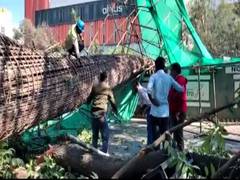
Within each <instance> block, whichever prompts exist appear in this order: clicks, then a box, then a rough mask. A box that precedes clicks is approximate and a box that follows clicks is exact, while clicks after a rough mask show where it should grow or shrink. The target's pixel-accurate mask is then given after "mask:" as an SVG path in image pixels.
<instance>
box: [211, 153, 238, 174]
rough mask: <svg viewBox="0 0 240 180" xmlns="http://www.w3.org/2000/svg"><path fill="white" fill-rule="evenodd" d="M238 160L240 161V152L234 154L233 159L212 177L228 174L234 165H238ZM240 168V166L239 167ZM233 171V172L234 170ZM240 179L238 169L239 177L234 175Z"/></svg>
mask: <svg viewBox="0 0 240 180" xmlns="http://www.w3.org/2000/svg"><path fill="white" fill-rule="evenodd" d="M236 161H240V152H239V153H238V154H236V155H235V156H233V157H232V158H231V159H229V160H228V161H227V162H226V163H225V164H224V165H223V166H221V167H220V168H219V169H218V170H217V172H216V173H215V174H214V175H212V177H211V178H212V179H221V178H223V177H224V175H226V174H227V173H230V172H231V168H232V166H234V165H236ZM239 168H240V167H239ZM232 173H233V172H232ZM234 178H237V179H239V178H240V173H239V171H238V177H234Z"/></svg>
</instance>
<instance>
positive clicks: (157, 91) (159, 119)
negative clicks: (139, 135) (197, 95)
mask: <svg viewBox="0 0 240 180" xmlns="http://www.w3.org/2000/svg"><path fill="white" fill-rule="evenodd" d="M164 69H165V59H164V58H162V57H158V58H157V59H156V61H155V73H154V74H153V75H151V77H150V79H149V82H148V86H147V90H148V96H149V99H150V101H151V103H152V105H151V110H150V118H151V120H152V127H153V131H152V132H153V138H154V140H156V139H157V138H158V137H159V136H160V135H161V134H163V133H164V132H165V131H166V130H168V125H169V105H168V94H169V91H170V89H171V88H172V87H173V88H174V89H176V90H177V91H179V92H183V88H182V87H181V86H180V85H179V84H178V83H177V82H176V81H175V80H174V79H173V78H172V77H171V76H170V75H169V74H167V73H165V72H164Z"/></svg>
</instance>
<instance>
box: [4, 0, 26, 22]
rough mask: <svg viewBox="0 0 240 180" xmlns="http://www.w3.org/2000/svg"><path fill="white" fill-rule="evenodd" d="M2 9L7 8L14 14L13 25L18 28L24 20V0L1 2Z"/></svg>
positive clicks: (5, 0)
mask: <svg viewBox="0 0 240 180" xmlns="http://www.w3.org/2000/svg"><path fill="white" fill-rule="evenodd" d="M0 7H3V8H7V9H8V10H9V11H10V12H11V13H12V20H13V24H14V26H15V27H16V26H17V27H18V25H19V23H20V21H22V20H23V19H24V0H0Z"/></svg>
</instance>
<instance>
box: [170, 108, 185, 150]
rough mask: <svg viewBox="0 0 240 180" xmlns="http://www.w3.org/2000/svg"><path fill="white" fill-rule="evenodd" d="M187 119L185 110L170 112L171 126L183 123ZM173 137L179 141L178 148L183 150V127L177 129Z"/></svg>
mask: <svg viewBox="0 0 240 180" xmlns="http://www.w3.org/2000/svg"><path fill="white" fill-rule="evenodd" d="M185 119H186V113H184V112H179V113H171V114H170V124H171V127H174V126H177V125H179V124H181V123H183V122H184V120H185ZM173 138H174V140H175V142H176V143H177V148H178V149H179V150H180V151H183V150H184V140H183V128H180V129H178V130H176V131H175V132H174V133H173Z"/></svg>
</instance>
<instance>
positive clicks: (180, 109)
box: [169, 63, 187, 150]
mask: <svg viewBox="0 0 240 180" xmlns="http://www.w3.org/2000/svg"><path fill="white" fill-rule="evenodd" d="M171 76H172V77H173V78H174V79H175V80H176V81H177V82H178V83H179V84H180V85H181V86H182V87H183V88H184V91H183V93H179V92H177V91H176V90H175V89H171V90H170V93H169V108H170V125H171V126H177V125H178V124H181V123H183V122H184V120H185V118H186V112H187V87H186V86H187V79H186V78H185V77H184V76H183V75H181V66H180V64H179V63H174V64H172V65H171ZM173 137H174V140H175V141H176V143H177V148H178V149H179V150H183V149H184V141H183V129H182V128H180V129H178V130H176V131H175V132H174V133H173Z"/></svg>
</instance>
